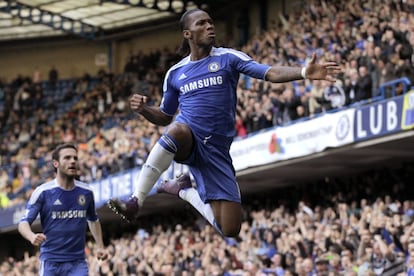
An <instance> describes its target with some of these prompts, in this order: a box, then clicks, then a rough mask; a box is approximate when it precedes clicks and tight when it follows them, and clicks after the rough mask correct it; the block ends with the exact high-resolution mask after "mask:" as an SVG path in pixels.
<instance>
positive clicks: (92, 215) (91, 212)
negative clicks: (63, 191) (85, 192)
mask: <svg viewBox="0 0 414 276" xmlns="http://www.w3.org/2000/svg"><path fill="white" fill-rule="evenodd" d="M90 199H91V200H90V203H89V206H88V209H87V210H86V219H87V220H89V221H96V220H98V214H97V213H96V209H95V198H94V196H93V192H91V193H90Z"/></svg>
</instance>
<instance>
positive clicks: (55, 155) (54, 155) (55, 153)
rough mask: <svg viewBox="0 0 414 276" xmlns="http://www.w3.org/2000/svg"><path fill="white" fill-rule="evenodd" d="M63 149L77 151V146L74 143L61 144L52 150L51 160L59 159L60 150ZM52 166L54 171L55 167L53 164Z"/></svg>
mask: <svg viewBox="0 0 414 276" xmlns="http://www.w3.org/2000/svg"><path fill="white" fill-rule="evenodd" d="M63 149H74V150H75V151H76V153H78V148H77V147H76V146H75V145H74V144H72V143H65V144H61V145H59V146H57V147H56V148H55V149H54V150H53V152H52V161H53V160H56V161H59V157H60V152H61V150H63ZM53 168H54V170H55V172H56V171H57V169H56V168H55V167H54V166H53Z"/></svg>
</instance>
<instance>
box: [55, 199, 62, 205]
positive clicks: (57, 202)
mask: <svg viewBox="0 0 414 276" xmlns="http://www.w3.org/2000/svg"><path fill="white" fill-rule="evenodd" d="M53 205H62V202H61V201H60V200H59V198H58V199H56V200H55V202H53Z"/></svg>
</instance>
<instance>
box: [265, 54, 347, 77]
mask: <svg viewBox="0 0 414 276" xmlns="http://www.w3.org/2000/svg"><path fill="white" fill-rule="evenodd" d="M302 70H303V71H302ZM340 71H341V68H340V67H339V66H338V65H337V64H336V62H325V63H321V64H317V63H316V54H315V53H313V55H312V59H311V61H310V62H309V64H308V65H307V66H306V67H305V69H303V68H300V67H290V66H273V67H272V68H270V69H269V71H267V73H266V76H265V79H266V80H267V81H270V82H288V81H294V80H300V79H303V78H304V77H305V78H307V79H311V80H326V81H329V82H335V75H336V74H338V73H339V72H340Z"/></svg>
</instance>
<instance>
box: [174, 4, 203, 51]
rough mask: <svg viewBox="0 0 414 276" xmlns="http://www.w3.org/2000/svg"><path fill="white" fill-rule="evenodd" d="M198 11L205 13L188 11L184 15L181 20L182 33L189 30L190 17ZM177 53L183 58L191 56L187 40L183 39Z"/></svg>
mask: <svg viewBox="0 0 414 276" xmlns="http://www.w3.org/2000/svg"><path fill="white" fill-rule="evenodd" d="M198 11H203V10H200V9H193V10H187V11H186V12H184V13H183V15H182V16H181V18H180V30H181V31H184V30H186V29H188V28H189V26H190V21H189V16H190V15H191V14H193V13H195V12H198ZM177 52H178V54H179V55H181V56H186V55H188V54H190V45H189V44H188V41H187V39H185V38H183V41H182V42H181V45H180V47H179V48H178V51H177Z"/></svg>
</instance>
